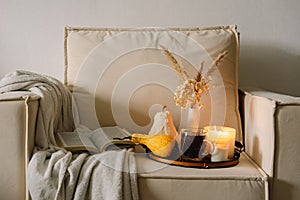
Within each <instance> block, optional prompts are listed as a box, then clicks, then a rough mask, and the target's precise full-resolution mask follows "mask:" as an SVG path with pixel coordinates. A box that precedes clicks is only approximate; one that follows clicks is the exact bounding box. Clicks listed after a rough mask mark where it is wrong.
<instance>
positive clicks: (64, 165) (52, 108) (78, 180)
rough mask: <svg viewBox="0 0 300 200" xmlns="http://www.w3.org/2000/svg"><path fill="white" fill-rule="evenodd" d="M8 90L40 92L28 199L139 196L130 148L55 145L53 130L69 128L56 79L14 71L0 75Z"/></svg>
mask: <svg viewBox="0 0 300 200" xmlns="http://www.w3.org/2000/svg"><path fill="white" fill-rule="evenodd" d="M10 91H31V92H33V93H35V94H37V95H39V96H40V97H41V99H40V106H39V111H38V117H37V127H36V138H35V143H36V148H35V151H34V154H33V156H32V158H31V160H30V162H29V165H28V170H27V184H28V187H29V191H30V195H31V197H32V199H39V200H40V199H47V200H48V199H62V200H64V199H101V200H102V199H103V200H106V199H108V200H117V199H118V200H120V199H125V200H127V199H128V200H131V199H133V200H137V199H138V187H137V175H136V163H135V158H134V155H133V153H132V152H129V151H125V150H122V151H118V152H117V151H109V152H103V153H100V154H95V155H89V154H87V153H81V154H72V153H71V152H68V151H66V150H64V149H61V148H59V147H57V143H56V140H55V134H56V133H57V132H58V131H72V130H74V123H73V116H72V97H71V93H70V92H69V91H68V89H66V87H65V86H64V85H63V84H62V83H61V82H60V81H58V80H56V79H55V78H52V77H49V76H42V75H39V74H36V73H32V72H27V71H16V72H13V73H10V74H8V75H6V76H5V77H4V78H3V79H2V80H0V93H5V92H10Z"/></svg>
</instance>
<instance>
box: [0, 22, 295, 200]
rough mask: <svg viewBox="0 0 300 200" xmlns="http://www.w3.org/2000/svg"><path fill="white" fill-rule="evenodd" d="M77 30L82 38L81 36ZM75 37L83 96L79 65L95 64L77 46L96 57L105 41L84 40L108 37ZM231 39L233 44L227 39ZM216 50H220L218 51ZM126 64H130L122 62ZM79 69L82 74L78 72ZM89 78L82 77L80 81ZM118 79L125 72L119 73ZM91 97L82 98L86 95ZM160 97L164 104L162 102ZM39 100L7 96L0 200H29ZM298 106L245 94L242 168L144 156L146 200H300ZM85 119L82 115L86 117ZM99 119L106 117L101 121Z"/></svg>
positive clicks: (3, 98) (2, 99)
mask: <svg viewBox="0 0 300 200" xmlns="http://www.w3.org/2000/svg"><path fill="white" fill-rule="evenodd" d="M221 29H222V28H221ZM210 30H212V29H205V30H204V33H205V34H203V35H206V36H207V35H209V34H207V31H208V32H209V31H210ZM226 30H227V29H226ZM230 30H231V29H230ZM72 31H73V32H72ZM76 31H78V32H79V33H80V34H76ZM183 31H186V30H183ZM200 32H201V31H200ZM219 32H220V29H219V28H217V34H219ZM74 33H75V34H74ZM111 33H114V31H110V32H109V34H111ZM201 33H202V32H201ZM68 34H73V37H71V38H70V39H69V40H68V42H69V43H68V44H67V45H70V46H68V49H69V52H68V54H67V55H66V57H68V58H69V59H67V61H68V62H67V63H68V64H69V68H71V70H70V71H68V73H67V74H66V84H67V85H68V87H70V88H71V89H72V90H73V92H74V93H75V96H76V92H78V91H76V90H75V91H74V87H73V86H74V85H73V84H74V83H76V81H75V79H76V78H75V77H77V78H79V79H80V77H78V73H75V72H74V66H75V65H74V63H76V62H79V63H80V66H82V65H83V64H82V63H81V62H83V61H85V64H87V63H88V64H91V63H89V62H88V61H89V60H88V59H87V58H86V57H84V56H82V53H78V52H77V51H74V49H76V48H78V49H80V50H83V51H87V52H88V55H89V56H90V55H93V54H89V52H90V51H91V52H92V53H95V49H94V48H95V47H96V46H97V42H98V41H96V44H95V40H93V39H86V38H85V37H90V36H92V37H93V38H94V39H95V38H97V39H100V40H101V39H103V38H105V37H104V36H103V35H102V34H99V32H95V30H94V29H87V30H81V29H72V30H71V32H68ZM230 34H232V32H230ZM226 38H227V39H228V37H227V36H226ZM80 39H83V41H88V44H84V45H86V46H80V45H79V44H78V41H80ZM234 39H235V38H234ZM70 40H71V42H70ZM77 40H78V41H77ZM204 41H206V40H204ZM230 44H232V43H230ZM119 47H120V46H119ZM226 48H227V46H226ZM92 50H93V51H92ZM212 51H213V52H214V50H213V49H212ZM104 53H105V52H104ZM133 53H135V52H133ZM70 54H72V56H73V59H70V58H71V57H70V56H71V55H70ZM130 55H132V54H130ZM130 55H129V56H130ZM94 58H95V57H93V59H94ZM120 58H122V59H123V57H122V56H120ZM129 58H131V57H129ZM156 58H157V57H156ZM129 60H130V59H129ZM131 60H132V58H131ZM131 60H130V61H131ZM92 61H94V60H92ZM122 61H125V60H122ZM127 61H128V60H127ZM231 61H232V60H231ZM147 62H150V61H149V60H148V61H147ZM113 64H118V63H117V62H115V63H113ZM72 67H73V68H72ZM119 69H121V68H119ZM72 70H73V71H72ZM76 70H78V69H76V67H75V71H76ZM81 70H84V69H81ZM84 72H85V71H81V75H82V73H84ZM106 72H108V71H106ZM93 73H94V71H93ZM117 73H118V71H117V72H115V73H114V74H115V75H116V74H117ZM125 73H127V72H126V71H125V72H123V74H122V73H120V74H118V75H120V77H122V78H124V77H125V78H126V76H125V75H128V74H125ZM123 75H124V76H123ZM147 75H149V74H147ZM149 76H150V75H149ZM70 78H71V79H70ZM72 78H73V79H72ZM88 78H90V77H88ZM85 80H86V79H85ZM70 81H71V82H70ZM72 81H73V82H72ZM121 81H122V80H121ZM121 81H120V82H121ZM121 86H122V84H121V85H120V87H121ZM105 88H106V89H107V90H104V91H103V90H100V94H101V95H102V94H103V95H105V94H107V93H109V92H111V88H110V87H108V86H107V85H106V87H105ZM75 89H76V88H75ZM100 89H101V88H100ZM148 89H149V88H148ZM156 89H157V88H156ZM79 92H80V91H79ZM86 94H87V93H83V95H86ZM160 94H163V93H160ZM77 95H78V93H77ZM114 95H117V94H114ZM77 97H78V96H77ZM159 97H160V98H161V96H159ZM139 98H140V97H139V96H135V99H137V100H138V99H139ZM153 99H157V98H156V97H155V95H153ZM158 99H159V98H158ZM38 100H39V97H37V96H35V95H33V94H31V93H28V92H13V93H5V94H1V95H0V111H1V112H0V120H1V121H0V137H1V139H0V141H1V153H0V155H1V160H2V161H3V163H2V164H1V165H0V173H1V182H0V196H1V198H3V199H26V198H28V191H27V187H26V175H25V174H26V168H27V163H28V160H29V159H30V155H31V151H32V148H33V146H34V134H35V127H36V120H35V119H36V114H37V111H38V109H39V107H38V105H39V101H38ZM137 102H138V101H137ZM299 102H300V100H299V98H297V97H290V96H286V95H280V94H275V93H270V92H266V91H257V90H255V91H254V90H248V91H247V92H246V90H244V91H242V90H241V91H240V94H239V104H240V110H241V112H240V113H241V115H240V117H241V119H242V122H243V130H244V131H243V138H244V145H245V152H243V153H242V154H241V157H240V160H239V164H238V165H237V166H234V167H229V168H217V169H198V168H186V167H178V166H172V165H168V164H164V163H159V162H156V161H154V160H152V159H149V158H148V157H145V155H144V154H137V155H136V162H137V168H138V186H139V195H140V199H146V200H147V199H149V200H150V199H151V200H153V199H154V200H155V199H164V200H168V199H170V200H171V199H172V200H174V199H175V200H176V199H178V200H179V199H201V198H204V199H211V200H217V199H224V200H268V199H274V200H279V199H286V200H288V199H289V200H296V199H299V197H300V178H299V177H300V176H299V174H300V169H299V164H300V163H299V162H300V158H299V157H298V156H297V155H298V153H300V149H299V148H298V144H297V142H298V141H299V139H300V136H299V134H298V132H299V131H298V130H299V128H300V127H299V126H300V125H299V123H298V122H299V117H300V107H299V105H300V103H299ZM77 103H78V104H79V105H80V104H81V103H86V102H84V101H83V102H80V99H79V101H78V102H77ZM135 105H139V104H135ZM101 108H103V107H101ZM140 108H141V109H142V108H143V107H140ZM80 109H81V110H80ZM82 110H83V111H85V110H88V108H87V107H84V108H82V107H81V108H80V106H79V112H81V111H82ZM141 112H144V110H142V111H141ZM135 113H136V114H137V116H138V117H139V116H140V115H139V114H140V112H135ZM81 114H82V112H81ZM85 114H86V113H83V114H82V115H81V117H82V116H83V115H85ZM97 117H98V119H99V118H101V115H100V116H97ZM175 117H176V116H175ZM108 118H109V117H108ZM84 120H86V121H87V123H90V122H91V120H90V119H89V118H86V119H83V121H84ZM109 120H110V119H109ZM109 120H108V121H109ZM105 123H107V121H105ZM227 123H231V121H230V120H227ZM90 126H93V124H90Z"/></svg>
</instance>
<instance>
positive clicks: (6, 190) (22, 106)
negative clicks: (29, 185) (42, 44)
mask: <svg viewBox="0 0 300 200" xmlns="http://www.w3.org/2000/svg"><path fill="white" fill-rule="evenodd" d="M38 99H39V97H38V96H36V95H34V94H32V93H30V92H9V93H4V94H0V147H1V149H0V158H1V161H2V164H1V165H0V177H1V180H0V185H1V186H0V194H1V197H2V198H4V199H25V198H28V196H27V195H28V193H27V189H26V169H27V163H28V161H29V159H30V156H31V153H32V149H33V147H34V136H35V126H36V116H37V111H38Z"/></svg>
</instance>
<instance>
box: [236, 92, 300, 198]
mask: <svg viewBox="0 0 300 200" xmlns="http://www.w3.org/2000/svg"><path fill="white" fill-rule="evenodd" d="M240 103H241V104H240V105H241V114H242V119H243V126H244V144H245V151H246V153H247V154H248V155H249V156H250V157H251V158H252V159H253V160H254V161H255V162H256V163H257V164H258V165H259V166H261V168H262V169H263V170H264V171H265V172H266V173H267V174H268V175H269V177H270V179H271V190H270V191H271V194H270V195H271V198H272V197H273V199H298V198H299V197H300V168H299V166H300V156H299V155H300V148H299V143H300V134H299V133H300V131H299V130H300V98H299V97H293V96H288V95H284V94H278V93H273V92H269V91H264V90H254V89H250V90H249V89H248V90H243V91H242V90H240Z"/></svg>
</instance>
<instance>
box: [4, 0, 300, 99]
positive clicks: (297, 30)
mask: <svg viewBox="0 0 300 200" xmlns="http://www.w3.org/2000/svg"><path fill="white" fill-rule="evenodd" d="M299 8H300V3H299V1H297V0H286V1H282V0H256V1H243V0H226V1H225V0H210V1H204V0H98V1H97V0H77V1H75V0H50V1H49V0H48V1H46V0H26V1H24V0H0V77H2V76H3V75H4V74H6V73H8V72H10V71H14V70H15V69H26V70H31V71H34V72H38V73H43V74H48V75H52V76H54V77H57V78H59V79H60V80H63V67H64V59H63V36H64V34H63V32H64V26H66V25H67V26H89V27H91V26H92V27H148V26H151V27H153V26H155V27H157V26H159V27H203V26H212V25H227V24H237V25H238V30H239V31H240V32H241V49H240V69H239V82H240V85H241V86H246V85H251V86H261V87H265V88H268V89H273V90H275V91H284V92H285V93H289V94H294V95H298V96H300V89H299V88H300V79H299V78H300V39H299V35H300V26H299V19H300V12H299Z"/></svg>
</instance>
